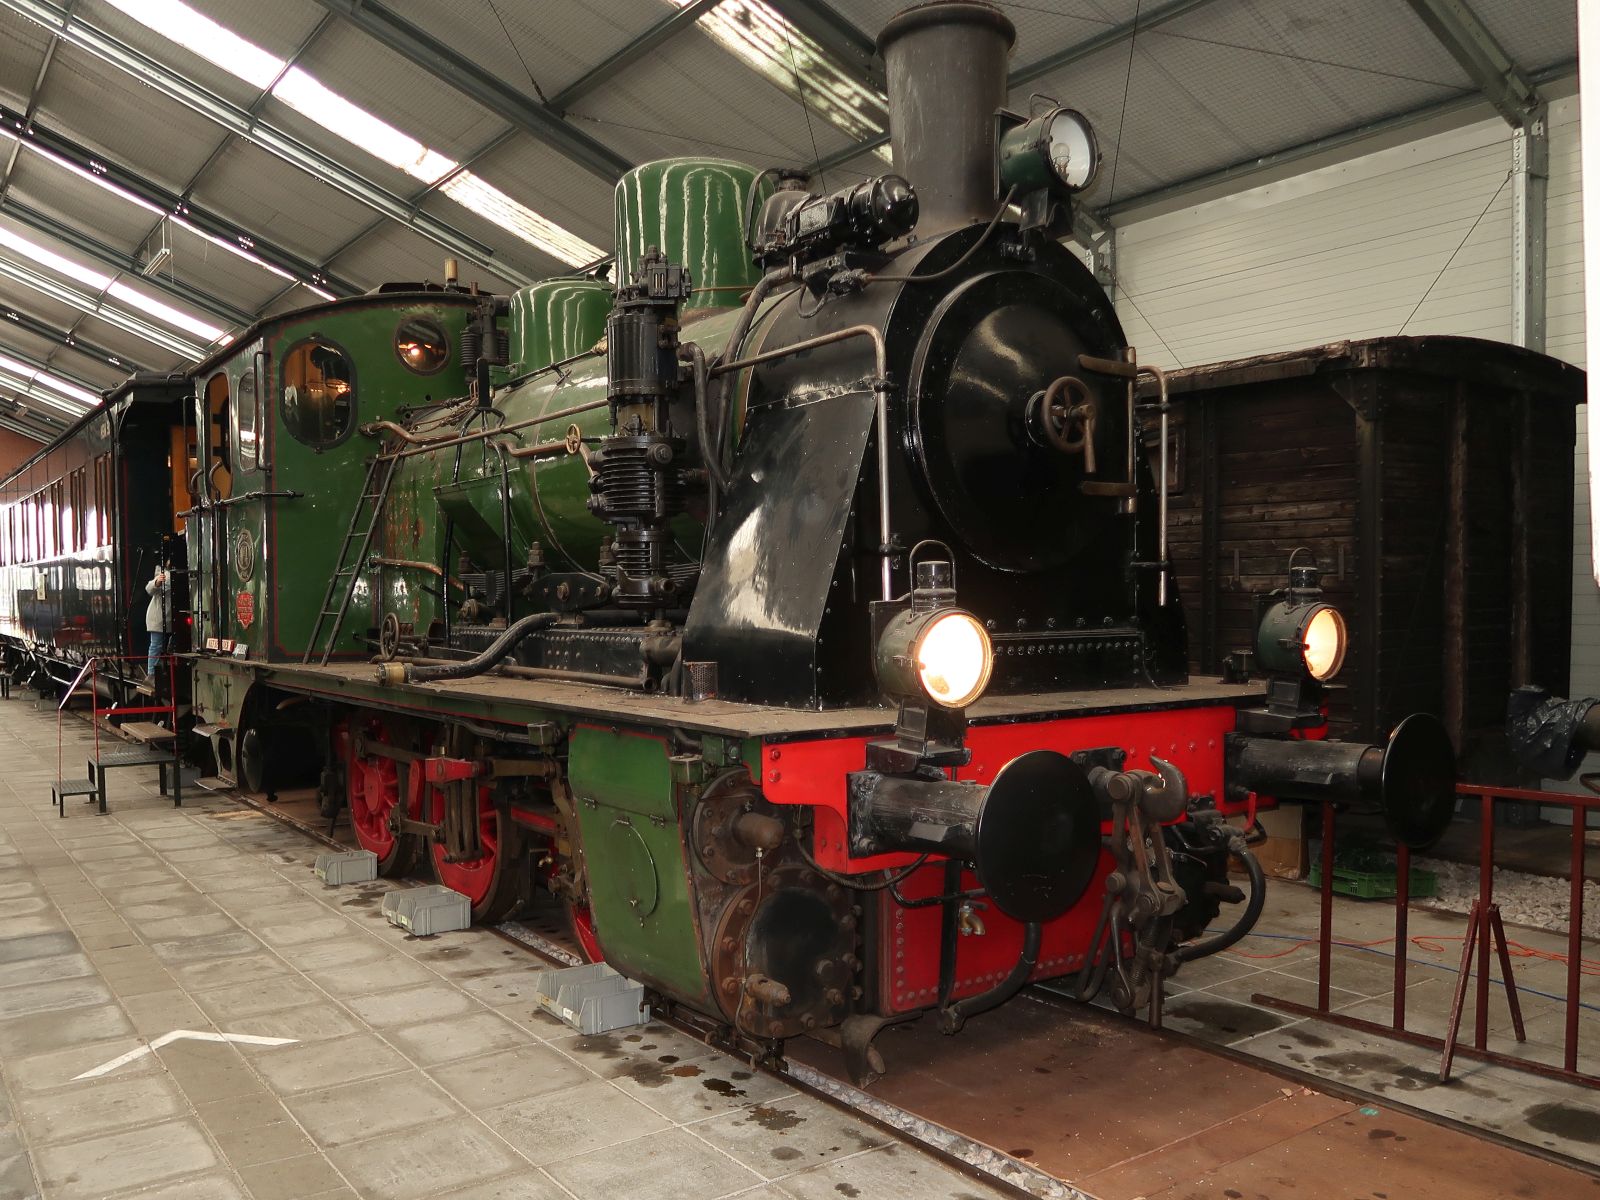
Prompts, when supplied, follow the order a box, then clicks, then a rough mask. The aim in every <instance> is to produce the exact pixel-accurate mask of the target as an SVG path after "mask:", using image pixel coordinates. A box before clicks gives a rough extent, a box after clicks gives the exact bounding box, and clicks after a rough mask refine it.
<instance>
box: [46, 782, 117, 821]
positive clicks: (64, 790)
mask: <svg viewBox="0 0 1600 1200" xmlns="http://www.w3.org/2000/svg"><path fill="white" fill-rule="evenodd" d="M98 791H99V789H98V788H96V787H95V785H94V784H92V783H90V782H89V781H88V780H87V779H58V780H56V781H55V782H54V783H52V784H51V785H50V806H51V807H52V808H56V809H59V810H60V813H59V814H58V815H60V816H63V817H64V816H66V815H67V797H68V796H87V797H88V798H89V803H90V804H93V803H94V797H95V795H96V794H97V792H98ZM101 811H102V812H103V811H104V809H102V810H101Z"/></svg>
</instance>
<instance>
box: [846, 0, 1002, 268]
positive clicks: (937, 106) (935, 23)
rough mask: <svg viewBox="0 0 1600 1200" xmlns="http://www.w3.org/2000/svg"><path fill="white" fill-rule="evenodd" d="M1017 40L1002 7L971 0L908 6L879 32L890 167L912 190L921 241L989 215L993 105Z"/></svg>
mask: <svg viewBox="0 0 1600 1200" xmlns="http://www.w3.org/2000/svg"><path fill="white" fill-rule="evenodd" d="M1016 36H1017V31H1016V27H1015V26H1014V25H1012V24H1011V21H1010V20H1009V19H1008V18H1007V17H1006V15H1005V14H1004V13H1003V12H1001V11H1000V10H999V9H998V8H995V7H994V6H993V5H991V4H981V3H974V2H972V0H934V2H933V3H930V4H919V5H917V6H916V7H915V8H908V9H906V10H905V11H904V12H902V13H899V14H898V15H896V16H895V17H893V18H891V19H890V21H889V23H888V24H887V25H885V26H884V27H883V32H882V33H880V34H879V35H878V52H879V53H880V54H882V55H883V61H884V66H885V68H886V70H887V74H888V81H889V137H890V145H891V147H892V149H893V151H894V169H895V170H896V171H897V172H898V173H900V174H901V175H904V176H905V177H906V178H907V179H909V180H910V181H911V186H912V187H914V188H915V189H916V191H917V200H918V204H919V208H920V213H921V215H920V216H919V218H918V220H917V235H918V236H919V237H929V236H931V235H933V234H938V233H945V232H948V231H949V230H952V229H959V228H960V227H961V226H963V225H969V224H971V223H972V222H974V221H987V220H988V219H989V218H990V217H992V216H994V210H995V206H996V204H997V201H996V199H995V194H994V155H995V144H994V110H995V109H997V108H1001V107H1003V106H1004V105H1005V102H1006V93H1007V87H1006V74H1007V72H1006V58H1007V56H1008V55H1009V54H1010V53H1011V44H1012V42H1014V41H1015V40H1016Z"/></svg>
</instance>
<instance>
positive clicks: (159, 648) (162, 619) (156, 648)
mask: <svg viewBox="0 0 1600 1200" xmlns="http://www.w3.org/2000/svg"><path fill="white" fill-rule="evenodd" d="M144 590H145V591H146V592H148V593H150V605H149V607H148V608H146V609H145V612H144V627H145V629H146V630H147V631H148V632H149V634H150V655H149V657H148V658H147V659H146V661H145V673H146V674H147V675H149V676H150V678H152V679H154V678H155V674H156V664H157V662H158V661H159V660H160V658H161V656H162V655H164V654H165V653H166V652H167V647H168V646H169V645H170V644H171V642H172V576H171V575H170V574H169V573H168V571H167V569H166V567H164V566H158V567H157V568H156V573H155V575H154V576H153V577H152V578H151V580H150V582H149V583H147V584H145V585H144Z"/></svg>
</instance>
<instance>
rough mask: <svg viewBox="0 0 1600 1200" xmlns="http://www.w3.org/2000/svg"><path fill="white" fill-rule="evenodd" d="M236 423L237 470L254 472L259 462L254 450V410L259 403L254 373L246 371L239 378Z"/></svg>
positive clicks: (255, 449) (256, 452)
mask: <svg viewBox="0 0 1600 1200" xmlns="http://www.w3.org/2000/svg"><path fill="white" fill-rule="evenodd" d="M236 402H237V405H238V414H239V416H238V422H239V469H240V470H241V471H254V470H255V469H256V464H257V462H258V461H259V460H260V455H259V452H258V451H257V448H256V410H257V408H258V407H259V405H260V401H259V399H258V397H257V395H256V373H255V372H254V371H246V372H245V373H244V374H243V375H241V376H239V387H238V397H237V401H236Z"/></svg>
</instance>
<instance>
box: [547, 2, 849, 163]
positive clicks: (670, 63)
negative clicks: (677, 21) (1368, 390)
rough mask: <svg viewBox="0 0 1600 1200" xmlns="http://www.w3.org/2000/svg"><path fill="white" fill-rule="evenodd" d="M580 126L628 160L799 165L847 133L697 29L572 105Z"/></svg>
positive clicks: (833, 145) (844, 141) (827, 150)
mask: <svg viewBox="0 0 1600 1200" xmlns="http://www.w3.org/2000/svg"><path fill="white" fill-rule="evenodd" d="M576 112H577V113H581V114H582V116H583V119H584V121H585V128H587V129H588V130H589V131H590V132H591V133H593V134H595V135H596V136H597V137H599V138H600V139H601V140H602V141H604V142H605V143H606V144H607V145H610V146H612V147H614V148H615V149H617V150H618V151H619V152H620V153H622V154H624V155H626V156H627V157H628V158H630V159H632V160H634V161H636V162H648V161H650V160H651V159H653V158H666V157H670V156H672V155H678V154H694V153H708V154H713V155H717V156H720V157H731V158H737V159H743V160H745V161H748V162H752V163H755V164H757V165H760V166H766V165H767V164H769V163H786V164H790V165H803V164H806V163H809V162H813V161H815V160H816V159H817V158H820V157H823V156H826V155H828V154H830V153H832V152H833V151H834V150H837V149H838V148H839V147H841V146H844V145H846V144H848V142H849V140H850V139H849V138H848V137H847V136H846V135H845V134H844V133H843V132H842V131H841V130H839V129H838V128H836V127H835V126H833V125H830V124H828V123H827V122H826V121H825V120H824V119H823V118H822V116H821V114H820V113H819V112H818V111H817V110H816V105H815V103H813V104H812V106H811V111H810V112H809V113H808V110H807V108H806V107H804V106H802V105H801V103H800V102H799V101H798V100H797V99H795V98H794V97H793V96H791V95H790V94H789V93H787V92H785V91H783V90H782V89H780V88H779V87H778V86H777V85H776V84H774V83H773V82H772V81H770V80H768V79H767V78H766V77H765V76H763V75H761V74H759V73H758V72H756V71H755V70H753V69H752V68H750V67H748V66H746V65H745V64H744V63H743V62H741V61H740V60H739V59H737V58H735V57H733V56H732V55H731V54H729V53H728V51H727V50H725V49H724V48H723V47H722V46H721V45H719V44H718V43H717V42H716V41H714V40H713V39H712V38H711V37H710V36H709V35H708V34H706V33H705V32H704V31H703V30H700V29H695V30H691V31H688V32H686V33H684V34H683V35H682V36H680V37H677V38H674V39H673V40H672V41H670V42H668V43H667V44H666V45H665V46H663V47H661V48H660V49H659V50H658V51H657V52H655V53H654V54H652V55H650V56H649V57H648V58H646V59H643V60H641V61H640V62H638V63H636V64H635V65H634V66H633V67H631V68H630V69H629V70H628V71H627V72H625V73H624V74H623V75H621V76H620V77H618V78H617V80H616V81H615V82H613V83H612V84H610V85H608V86H607V87H605V88H604V89H602V90H600V91H597V92H595V93H593V94H591V95H589V96H585V97H584V98H583V99H582V100H581V101H579V103H578V104H577V106H576Z"/></svg>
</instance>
